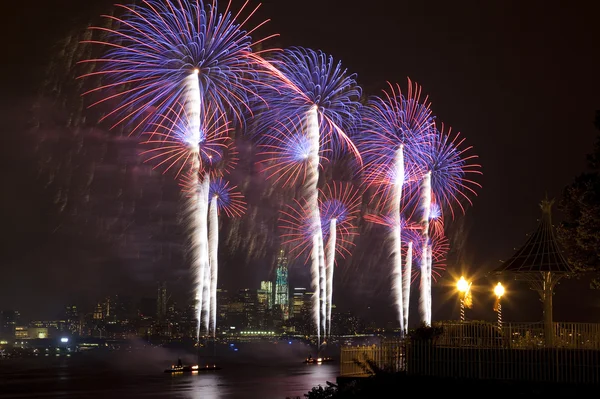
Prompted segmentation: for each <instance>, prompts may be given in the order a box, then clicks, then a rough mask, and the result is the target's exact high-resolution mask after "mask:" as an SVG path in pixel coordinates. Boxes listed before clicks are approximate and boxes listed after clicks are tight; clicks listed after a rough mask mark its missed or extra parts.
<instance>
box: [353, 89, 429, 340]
mask: <svg viewBox="0 0 600 399" xmlns="http://www.w3.org/2000/svg"><path fill="white" fill-rule="evenodd" d="M408 83H409V84H408V87H409V89H408V92H407V93H406V95H405V94H403V93H402V92H401V90H400V88H399V86H397V85H396V86H394V85H391V84H390V90H389V91H384V92H383V96H381V97H372V98H371V99H370V100H369V103H368V104H367V106H366V107H365V108H364V110H363V117H362V125H361V129H360V135H359V137H358V146H359V149H360V151H361V153H362V154H363V157H364V160H365V164H364V179H365V182H366V183H367V184H368V185H370V186H373V187H375V196H374V198H377V199H378V200H377V201H378V202H377V205H378V206H379V207H381V208H383V209H382V211H383V213H385V214H386V215H389V216H390V217H391V218H392V219H393V220H392V222H391V229H390V235H391V237H390V238H391V242H392V248H391V258H392V271H391V275H392V288H393V294H394V303H395V307H396V312H397V315H398V322H399V324H400V330H401V331H402V332H404V331H405V330H406V328H407V324H408V317H407V316H405V313H406V312H407V310H408V301H409V299H410V297H406V295H405V293H410V287H408V286H406V284H407V281H408V280H407V279H405V278H403V275H404V274H405V273H403V272H402V223H401V220H402V218H403V215H402V208H403V205H402V204H403V202H407V201H406V198H405V197H406V196H405V195H404V186H405V185H406V184H407V183H411V182H414V180H415V176H418V175H419V173H420V168H421V167H422V165H423V164H424V159H423V157H424V152H423V149H424V147H425V146H426V145H427V144H428V142H429V136H430V134H431V133H430V131H431V127H432V125H433V116H432V114H431V110H430V109H429V104H428V103H427V97H425V98H424V99H423V100H422V99H421V88H420V87H419V86H418V85H417V84H413V83H412V82H411V81H410V80H409V81H408Z"/></svg>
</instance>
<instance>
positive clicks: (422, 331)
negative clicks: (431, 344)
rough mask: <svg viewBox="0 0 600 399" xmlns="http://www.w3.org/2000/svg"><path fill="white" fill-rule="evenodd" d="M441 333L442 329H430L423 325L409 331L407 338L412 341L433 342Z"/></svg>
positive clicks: (432, 327) (433, 327)
mask: <svg viewBox="0 0 600 399" xmlns="http://www.w3.org/2000/svg"><path fill="white" fill-rule="evenodd" d="M443 333H444V328H443V327H436V326H431V327H430V326H425V325H423V326H421V327H418V328H416V329H415V330H413V331H411V332H410V333H409V336H410V338H411V339H413V340H423V341H430V340H435V338H437V337H439V336H440V335H442V334H443Z"/></svg>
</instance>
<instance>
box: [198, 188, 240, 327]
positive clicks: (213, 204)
mask: <svg viewBox="0 0 600 399" xmlns="http://www.w3.org/2000/svg"><path fill="white" fill-rule="evenodd" d="M208 198H209V201H210V205H209V211H208V222H209V223H208V225H209V230H208V254H209V265H210V275H209V278H208V279H205V280H208V284H207V285H208V288H209V290H208V291H209V293H210V309H209V310H208V313H209V314H210V322H209V323H210V324H209V334H212V337H213V338H215V337H216V334H217V283H218V276H219V259H218V251H219V215H220V214H223V213H224V214H225V215H226V216H229V217H239V216H242V215H243V214H244V212H245V211H246V205H245V204H244V197H243V196H242V194H240V193H238V192H237V191H236V187H235V186H232V185H230V184H229V182H227V181H226V180H224V179H222V178H217V179H214V180H212V181H211V183H210V188H209V193H208Z"/></svg>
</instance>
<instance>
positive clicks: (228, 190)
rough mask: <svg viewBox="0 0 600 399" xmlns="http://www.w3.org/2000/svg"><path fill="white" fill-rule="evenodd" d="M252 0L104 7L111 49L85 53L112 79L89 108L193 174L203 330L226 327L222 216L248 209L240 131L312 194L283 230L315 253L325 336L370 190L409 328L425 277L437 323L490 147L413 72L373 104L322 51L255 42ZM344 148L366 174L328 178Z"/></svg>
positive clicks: (187, 188) (309, 256)
mask: <svg viewBox="0 0 600 399" xmlns="http://www.w3.org/2000/svg"><path fill="white" fill-rule="evenodd" d="M246 4H247V2H246V3H245V5H244V7H242V9H240V10H238V11H235V12H234V11H233V10H232V9H231V4H230V3H228V4H226V6H225V7H223V8H222V9H220V8H219V5H218V4H217V1H216V0H212V1H206V2H205V1H203V0H142V1H140V2H139V4H137V5H135V6H126V5H118V6H117V9H118V10H119V12H117V13H116V14H115V15H107V16H106V18H108V19H109V20H110V21H112V22H114V24H112V25H111V26H116V28H114V29H112V28H106V27H92V28H90V29H92V30H93V31H94V33H95V34H96V35H97V36H98V37H99V38H98V39H97V40H96V39H95V40H87V41H86V42H85V43H89V44H91V45H101V46H102V48H103V49H104V52H103V55H102V56H100V57H96V58H91V59H88V60H83V61H81V62H82V63H93V65H94V70H93V71H92V72H88V73H86V74H85V75H82V76H81V78H89V77H94V78H95V79H94V81H97V79H98V78H99V79H100V81H101V84H100V85H98V86H97V87H94V88H92V89H90V90H87V91H86V92H85V93H83V95H84V96H85V97H86V98H89V99H90V100H89V103H90V104H89V106H90V107H99V108H102V109H103V110H105V112H104V116H103V117H102V120H108V121H110V125H111V126H112V127H116V126H121V127H123V128H124V129H126V130H127V132H128V133H129V134H135V135H139V136H140V137H141V138H142V142H141V144H142V146H143V147H144V150H143V151H142V153H141V156H142V157H143V158H144V161H145V162H149V163H151V164H152V165H153V167H154V168H155V169H157V170H159V171H161V172H162V173H170V174H172V175H173V176H174V177H175V178H177V179H178V180H179V182H180V186H181V192H182V198H184V201H185V205H186V215H185V216H186V221H187V225H188V227H189V241H190V245H189V248H190V254H191V257H190V265H191V268H192V270H193V272H194V276H195V277H194V289H195V300H196V318H197V322H198V323H197V338H198V339H200V337H201V336H203V335H205V336H212V337H216V333H217V324H216V320H217V297H216V293H217V284H218V276H219V267H218V264H219V262H218V248H219V222H220V220H219V219H220V217H221V216H222V215H225V216H227V217H241V216H242V215H243V214H244V213H245V211H246V204H245V202H244V199H243V196H242V194H241V193H239V192H237V188H236V187H235V186H234V185H233V184H231V183H230V182H229V181H228V180H226V178H228V177H227V175H228V174H229V173H230V172H231V170H232V169H233V168H235V166H236V164H237V161H238V153H237V151H236V150H235V146H234V144H235V140H234V137H235V135H236V134H238V133H240V134H249V135H250V136H251V137H253V138H254V139H255V140H254V141H255V144H256V147H257V149H258V154H257V160H256V162H257V163H258V164H260V165H262V169H263V171H264V173H265V176H266V177H267V179H268V180H269V181H270V184H272V185H275V186H277V187H282V188H291V189H298V194H297V195H296V198H294V199H293V200H292V201H291V203H289V204H287V206H285V207H284V209H283V210H282V211H281V214H280V218H279V221H280V223H279V224H280V227H281V229H282V233H281V241H282V243H283V244H284V245H286V246H289V247H290V249H291V252H292V253H294V254H295V256H296V257H302V258H303V259H304V260H305V262H306V263H309V260H310V272H311V278H312V288H313V289H314V295H313V301H314V302H313V306H312V316H313V321H314V323H315V329H316V331H315V335H316V340H317V345H318V346H320V345H321V344H322V342H323V339H325V338H327V337H330V336H331V334H332V326H331V311H332V304H333V287H334V284H333V282H334V268H335V265H336V262H337V259H339V257H342V258H343V257H346V256H348V255H350V254H351V249H352V248H353V247H354V244H355V240H356V236H357V235H358V224H359V220H360V213H361V206H362V205H363V204H362V201H363V196H364V195H366V196H368V197H369V200H368V201H366V202H365V204H367V206H368V207H370V208H371V209H370V210H371V211H373V212H371V213H368V214H366V215H365V216H364V220H365V221H367V222H371V223H375V224H379V225H384V226H386V228H387V229H388V233H387V234H388V236H389V238H390V249H389V250H390V260H391V267H388V268H385V269H384V270H383V272H385V273H390V274H391V281H392V291H393V297H394V301H393V303H394V307H395V313H396V315H397V319H398V323H399V327H400V331H402V332H403V333H404V332H405V331H406V330H407V329H408V322H409V318H408V315H409V304H410V297H411V283H412V282H414V281H418V282H419V313H420V322H421V323H424V324H426V325H430V324H431V318H432V310H431V309H432V294H431V285H432V279H433V280H435V278H436V276H439V275H440V273H441V272H442V271H443V270H444V267H445V257H446V253H447V251H448V249H449V244H448V239H447V238H446V236H445V233H446V232H445V228H446V223H445V217H446V216H447V215H450V216H451V217H452V219H454V218H455V210H457V209H460V210H461V212H463V213H464V211H465V205H467V204H470V203H471V200H470V196H471V195H474V194H476V189H477V188H478V187H480V186H479V184H478V183H476V182H475V181H473V180H471V179H469V175H470V174H473V173H476V174H477V173H481V172H480V166H479V165H477V164H474V163H473V161H474V159H476V158H477V157H476V156H475V155H469V151H470V149H471V148H470V147H468V146H465V145H464V139H463V138H462V137H460V135H459V134H452V133H451V130H450V129H445V128H444V125H443V124H439V123H437V121H436V118H435V116H434V115H433V112H432V110H431V107H430V103H429V99H428V97H427V96H424V95H423V94H422V90H421V88H420V86H418V85H417V84H416V83H413V82H412V81H410V80H409V81H408V88H407V90H406V92H403V91H402V90H401V89H400V85H393V84H389V88H388V89H387V90H384V91H383V93H382V94H381V95H380V96H371V97H370V98H368V100H366V101H365V104H364V105H363V104H362V103H361V102H360V99H361V94H362V91H361V89H360V87H359V86H358V84H357V82H356V76H355V75H353V74H350V73H348V72H347V71H346V69H344V68H342V65H341V63H340V62H339V61H334V59H333V57H331V56H329V55H326V54H324V53H323V52H321V51H315V50H311V49H306V48H302V47H292V48H288V49H284V50H270V49H266V50H265V49H263V50H261V51H259V52H256V51H254V49H255V48H256V46H255V45H256V44H257V43H261V47H262V42H263V41H264V40H266V39H268V38H269V37H266V38H262V39H259V40H254V39H253V38H252V37H251V35H254V34H255V31H256V29H257V28H258V27H260V26H262V23H261V24H258V25H257V26H256V28H251V29H249V28H247V24H248V21H249V20H250V19H251V17H252V15H253V14H254V12H255V11H256V8H254V9H249V10H245V6H246ZM265 54H266V55H265ZM263 56H264V58H263ZM238 144H239V143H238ZM241 148H242V147H241V146H240V149H241ZM340 159H346V160H348V159H351V160H352V162H351V164H352V165H354V166H356V170H355V171H354V172H358V173H356V174H355V175H356V176H360V177H361V180H362V181H361V182H350V181H348V182H343V183H341V182H337V181H335V182H334V181H327V178H328V175H327V174H325V173H323V171H324V170H325V167H326V165H327V166H330V165H333V164H335V162H336V161H338V160H340ZM361 183H362V184H361ZM355 184H356V186H360V187H361V190H359V189H357V188H355ZM240 186H243V185H241V184H240Z"/></svg>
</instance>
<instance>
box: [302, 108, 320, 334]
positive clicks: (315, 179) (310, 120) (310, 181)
mask: <svg viewBox="0 0 600 399" xmlns="http://www.w3.org/2000/svg"><path fill="white" fill-rule="evenodd" d="M306 130H307V133H308V139H309V143H310V150H309V154H308V159H309V164H308V173H307V179H306V184H305V187H306V194H305V196H306V200H307V203H308V207H309V212H310V224H311V228H310V231H311V232H312V244H313V247H312V251H311V258H312V263H311V275H312V278H313V280H312V286H313V288H314V290H315V294H314V295H313V298H314V299H313V317H314V319H315V321H316V324H317V342H318V344H319V345H321V331H323V332H324V330H325V328H323V327H322V324H323V325H324V322H325V302H324V298H323V297H324V288H325V281H324V277H325V276H324V274H325V273H324V272H325V254H324V253H323V230H322V228H321V213H320V212H319V190H318V187H317V185H318V183H319V143H320V137H319V115H318V114H317V106H316V105H315V106H313V107H311V109H310V110H309V111H308V113H307V115H306Z"/></svg>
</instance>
